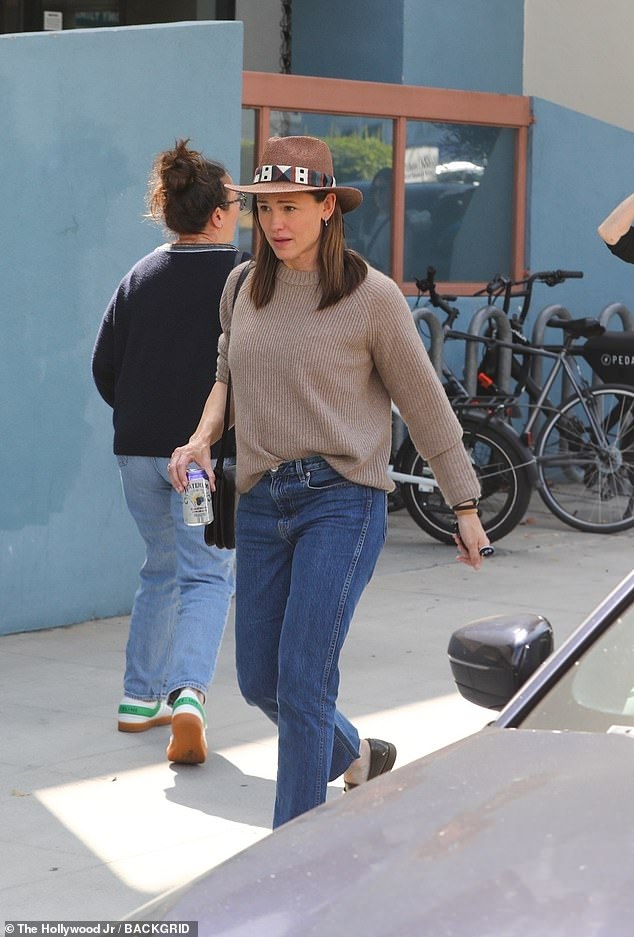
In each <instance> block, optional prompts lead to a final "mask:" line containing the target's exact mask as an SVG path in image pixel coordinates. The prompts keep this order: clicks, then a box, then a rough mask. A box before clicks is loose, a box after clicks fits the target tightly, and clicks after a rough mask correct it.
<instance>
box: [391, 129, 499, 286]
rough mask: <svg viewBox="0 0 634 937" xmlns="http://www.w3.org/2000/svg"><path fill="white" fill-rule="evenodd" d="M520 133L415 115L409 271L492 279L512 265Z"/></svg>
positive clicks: (409, 171) (411, 275)
mask: <svg viewBox="0 0 634 937" xmlns="http://www.w3.org/2000/svg"><path fill="white" fill-rule="evenodd" d="M514 137H515V132H514V131H512V130H508V129H503V128H499V127H476V126H471V125H466V124H438V123H431V122H428V121H408V123H407V144H406V150H405V218H404V243H405V249H404V258H403V264H404V275H405V279H406V280H413V279H415V278H416V277H422V276H423V275H424V272H425V270H426V269H427V267H428V266H429V265H432V266H433V267H435V268H436V275H437V278H438V280H457V281H461V280H462V281H481V280H490V279H491V277H493V276H494V275H495V274H496V273H499V272H500V271H501V270H504V271H508V270H510V269H511V245H512V205H513V166H514Z"/></svg>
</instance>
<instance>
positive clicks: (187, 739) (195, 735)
mask: <svg viewBox="0 0 634 937" xmlns="http://www.w3.org/2000/svg"><path fill="white" fill-rule="evenodd" d="M206 726H207V720H206V718H205V710H204V709H203V705H202V703H201V702H200V700H199V699H198V695H197V693H196V691H195V690H192V689H191V687H185V689H183V690H181V691H180V693H179V695H178V696H177V697H176V699H175V700H174V703H173V706H172V737H171V738H170V741H169V745H168V746H167V760H168V761H171V762H175V763H177V764H182V765H201V764H202V763H203V762H204V761H205V759H206V757H207V739H206V738H205V728H206Z"/></svg>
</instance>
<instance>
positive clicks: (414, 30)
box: [403, 0, 524, 94]
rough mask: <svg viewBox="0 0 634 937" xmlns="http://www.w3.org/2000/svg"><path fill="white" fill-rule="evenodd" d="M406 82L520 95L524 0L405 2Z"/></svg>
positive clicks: (404, 47)
mask: <svg viewBox="0 0 634 937" xmlns="http://www.w3.org/2000/svg"><path fill="white" fill-rule="evenodd" d="M403 10H404V15H403V83H404V84H406V85H429V86H430V87H434V88H457V89H460V90H463V91H464V90H466V91H489V92H495V93H496V94H521V93H522V55H523V42H524V3H523V2H521V0H451V2H439V0H403Z"/></svg>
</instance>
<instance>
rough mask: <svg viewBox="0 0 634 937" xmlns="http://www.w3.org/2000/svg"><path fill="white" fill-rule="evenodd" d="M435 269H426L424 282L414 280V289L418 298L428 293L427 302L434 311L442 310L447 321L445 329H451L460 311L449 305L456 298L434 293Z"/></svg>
mask: <svg viewBox="0 0 634 937" xmlns="http://www.w3.org/2000/svg"><path fill="white" fill-rule="evenodd" d="M435 277H436V268H435V267H427V276H426V277H425V279H424V280H414V282H415V283H416V287H417V289H418V293H419V298H420V294H421V293H429V302H430V303H431V305H432V306H434V308H436V309H442V311H443V312H444V313H445V315H446V316H447V321H446V322H445V328H451V326H452V325H453V324H454V322H455V321H456V319H457V318H458V316H459V315H460V310H459V309H456V307H455V306H450V305H449V303H452V302H455V300H456V299H457V296H440V295H439V294H438V292H437V291H436V280H435Z"/></svg>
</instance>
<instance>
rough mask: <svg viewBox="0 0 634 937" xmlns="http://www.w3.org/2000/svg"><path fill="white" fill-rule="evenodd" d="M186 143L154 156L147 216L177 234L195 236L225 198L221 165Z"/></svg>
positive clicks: (183, 142) (178, 141) (176, 144)
mask: <svg viewBox="0 0 634 937" xmlns="http://www.w3.org/2000/svg"><path fill="white" fill-rule="evenodd" d="M188 143H189V140H182V139H181V140H177V141H176V143H175V144H174V148H173V149H171V150H164V151H163V152H162V153H159V154H158V156H156V157H155V159H154V163H153V164H152V171H151V173H150V179H149V182H148V195H147V205H148V213H149V216H150V217H151V218H153V219H154V221H158V222H162V223H163V224H164V225H165V227H166V228H169V230H170V231H174V232H176V234H197V233H198V232H199V231H202V229H203V228H204V227H205V225H206V224H207V221H208V220H209V216H210V215H211V213H212V212H213V210H214V209H215V208H219V207H220V206H222V205H223V203H224V202H225V201H226V199H227V193H226V190H225V187H224V183H223V182H222V179H223V177H224V176H226V175H227V170H226V169H225V167H224V166H223V165H221V163H216V162H213V161H212V160H209V159H206V158H205V157H204V156H203V155H202V153H199V152H198V151H197V150H191V149H189V148H188V146H187V144H188Z"/></svg>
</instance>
